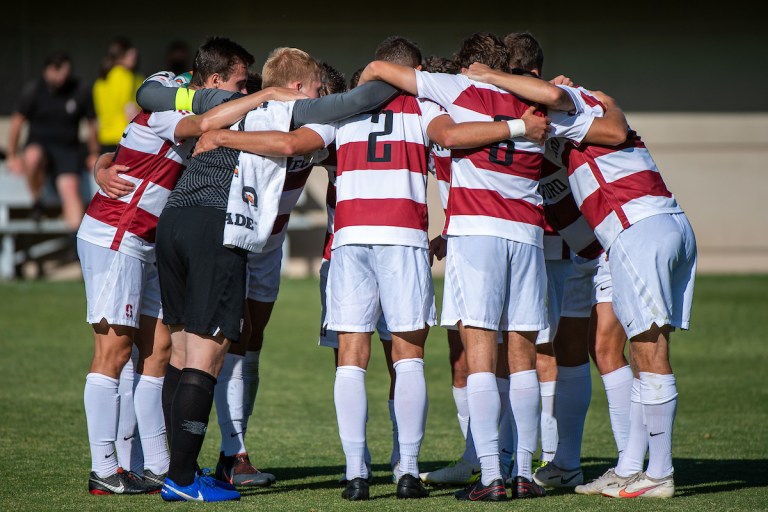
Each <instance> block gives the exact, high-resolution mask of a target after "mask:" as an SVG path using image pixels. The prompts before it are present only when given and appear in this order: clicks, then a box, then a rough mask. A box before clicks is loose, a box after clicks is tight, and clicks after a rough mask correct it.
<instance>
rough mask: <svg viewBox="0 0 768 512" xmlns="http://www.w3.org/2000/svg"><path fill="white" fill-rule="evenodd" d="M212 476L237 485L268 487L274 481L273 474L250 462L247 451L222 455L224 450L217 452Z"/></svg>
mask: <svg viewBox="0 0 768 512" xmlns="http://www.w3.org/2000/svg"><path fill="white" fill-rule="evenodd" d="M214 478H216V480H221V481H222V482H227V483H230V484H232V485H235V486H238V487H241V486H242V487H269V486H270V485H272V484H273V483H275V481H276V478H275V475H273V474H271V473H265V472H263V471H261V470H259V469H258V468H256V467H255V466H254V465H253V464H251V460H250V459H249V458H248V454H247V453H238V454H237V455H224V452H219V462H218V463H217V464H216V473H215V475H214Z"/></svg>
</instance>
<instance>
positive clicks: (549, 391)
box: [539, 380, 557, 462]
mask: <svg viewBox="0 0 768 512" xmlns="http://www.w3.org/2000/svg"><path fill="white" fill-rule="evenodd" d="M556 387H557V381H555V380H550V381H547V382H539V393H540V394H541V460H542V461H543V462H550V461H551V460H552V459H554V458H555V452H556V451H557V420H555V388H556Z"/></svg>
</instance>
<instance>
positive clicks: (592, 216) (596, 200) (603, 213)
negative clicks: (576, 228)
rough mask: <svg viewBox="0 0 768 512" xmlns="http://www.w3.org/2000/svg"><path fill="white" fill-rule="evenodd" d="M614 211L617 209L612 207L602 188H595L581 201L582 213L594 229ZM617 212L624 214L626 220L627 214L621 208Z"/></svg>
mask: <svg viewBox="0 0 768 512" xmlns="http://www.w3.org/2000/svg"><path fill="white" fill-rule="evenodd" d="M612 211H615V210H614V209H613V208H611V205H610V204H609V203H608V200H607V199H606V197H605V195H604V194H603V191H602V190H601V189H597V190H595V191H594V192H593V193H591V194H590V195H588V196H587V197H586V198H584V201H583V202H582V203H581V213H582V214H584V218H585V219H587V224H589V227H591V228H592V230H593V231H594V230H595V229H596V228H597V226H599V225H600V223H601V222H603V221H604V220H605V218H606V217H608V215H610V214H611V212H612ZM616 214H617V215H618V214H621V215H623V216H624V220H626V216H625V215H624V212H622V211H621V209H619V211H617V212H616ZM622 224H623V222H622ZM625 227H627V226H625Z"/></svg>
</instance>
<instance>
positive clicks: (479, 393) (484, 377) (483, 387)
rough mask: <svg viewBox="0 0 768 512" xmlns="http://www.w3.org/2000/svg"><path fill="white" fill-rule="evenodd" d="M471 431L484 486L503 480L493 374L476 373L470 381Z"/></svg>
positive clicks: (497, 402)
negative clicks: (499, 479)
mask: <svg viewBox="0 0 768 512" xmlns="http://www.w3.org/2000/svg"><path fill="white" fill-rule="evenodd" d="M467 401H468V403H469V418H470V420H469V430H470V433H471V434H472V439H473V440H474V443H475V450H476V451H477V457H478V459H480V469H481V470H482V475H481V480H482V482H483V485H489V484H490V483H491V482H493V481H494V480H496V479H498V478H501V468H500V467H499V414H500V412H501V404H500V403H499V388H498V386H497V385H496V376H495V375H494V374H493V373H491V372H481V373H473V374H471V375H470V376H469V377H467Z"/></svg>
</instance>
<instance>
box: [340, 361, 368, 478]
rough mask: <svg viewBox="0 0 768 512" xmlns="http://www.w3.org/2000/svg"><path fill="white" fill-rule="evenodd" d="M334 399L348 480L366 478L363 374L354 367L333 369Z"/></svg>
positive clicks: (365, 402)
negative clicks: (334, 380)
mask: <svg viewBox="0 0 768 512" xmlns="http://www.w3.org/2000/svg"><path fill="white" fill-rule="evenodd" d="M333 399H334V402H335V404H336V420H337V421H338V423H339V437H340V438H341V446H342V448H343V449H344V455H345V456H346V459H347V480H352V479H353V478H368V468H366V467H365V420H366V417H367V416H368V399H367V397H366V394H365V370H363V369H362V368H359V367H357V366H339V367H338V368H336V382H335V384H334V387H333Z"/></svg>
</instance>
